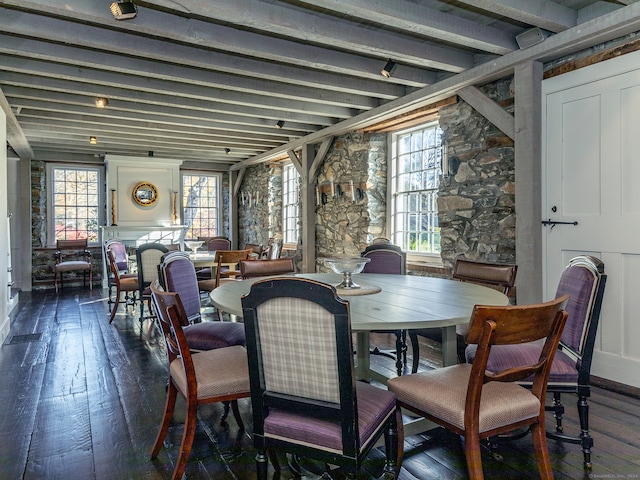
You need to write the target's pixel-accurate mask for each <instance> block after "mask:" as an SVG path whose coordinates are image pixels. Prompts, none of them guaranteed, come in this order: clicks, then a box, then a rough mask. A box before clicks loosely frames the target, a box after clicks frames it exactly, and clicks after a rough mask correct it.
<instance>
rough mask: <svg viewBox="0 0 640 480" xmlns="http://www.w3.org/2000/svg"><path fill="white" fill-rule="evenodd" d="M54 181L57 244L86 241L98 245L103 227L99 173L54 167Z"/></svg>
mask: <svg viewBox="0 0 640 480" xmlns="http://www.w3.org/2000/svg"><path fill="white" fill-rule="evenodd" d="M52 178H53V180H54V181H53V184H52V187H53V209H52V212H53V217H54V218H53V227H54V232H53V235H54V240H74V239H77V238H86V239H87V240H88V241H89V242H97V241H98V225H99V223H100V222H99V212H100V195H99V193H98V192H99V191H100V173H99V171H98V169H95V168H70V167H53V169H52ZM89 193H91V195H90V194H89Z"/></svg>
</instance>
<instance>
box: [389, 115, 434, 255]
mask: <svg viewBox="0 0 640 480" xmlns="http://www.w3.org/2000/svg"><path fill="white" fill-rule="evenodd" d="M443 149H444V147H443V145H442V130H441V129H440V128H439V127H438V124H437V123H433V124H429V125H423V126H421V127H419V128H417V129H413V130H407V131H403V132H399V133H397V134H394V135H393V138H392V152H391V157H392V173H391V196H392V197H391V201H392V204H391V205H392V206H391V216H392V222H391V225H392V236H393V242H394V243H395V244H396V245H400V246H401V248H402V249H403V250H405V251H407V252H416V253H425V254H437V253H439V252H440V227H439V226H438V205H437V198H438V187H439V186H440V176H441V174H442V158H443Z"/></svg>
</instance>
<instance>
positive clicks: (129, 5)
mask: <svg viewBox="0 0 640 480" xmlns="http://www.w3.org/2000/svg"><path fill="white" fill-rule="evenodd" d="M109 9H110V10H111V15H113V18H115V19H116V20H129V19H130V18H135V16H136V15H137V14H138V9H137V8H136V6H135V4H134V3H133V2H131V1H127V0H120V1H119V2H113V3H112V4H111V6H110V7H109Z"/></svg>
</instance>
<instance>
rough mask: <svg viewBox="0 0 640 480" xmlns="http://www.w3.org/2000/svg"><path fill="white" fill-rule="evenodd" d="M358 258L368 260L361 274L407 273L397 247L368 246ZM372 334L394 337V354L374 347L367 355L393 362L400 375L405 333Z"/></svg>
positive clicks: (403, 361) (403, 360)
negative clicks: (377, 356) (388, 359)
mask: <svg viewBox="0 0 640 480" xmlns="http://www.w3.org/2000/svg"><path fill="white" fill-rule="evenodd" d="M360 256H361V257H364V258H368V259H369V260H370V261H369V262H368V263H367V264H365V266H364V269H363V270H362V273H385V274H391V275H406V273H407V255H406V253H405V252H403V251H402V249H401V248H400V247H398V246H397V245H393V244H391V243H384V242H378V243H375V244H372V245H368V246H367V247H366V248H365V249H364V251H363V252H362V253H361V254H360ZM372 333H393V334H394V335H395V337H396V349H395V352H389V351H386V350H381V349H380V348H379V347H374V348H373V349H371V350H370V352H369V353H370V354H371V355H382V356H384V357H388V358H391V359H393V360H395V362H396V370H397V372H398V375H402V370H403V367H404V365H406V364H407V331H406V330H374V331H372ZM414 355H415V353H414Z"/></svg>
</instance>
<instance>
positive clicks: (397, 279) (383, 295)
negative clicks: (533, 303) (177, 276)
mask: <svg viewBox="0 0 640 480" xmlns="http://www.w3.org/2000/svg"><path fill="white" fill-rule="evenodd" d="M296 276H298V277H303V278H310V279H314V280H318V281H320V282H324V283H329V284H332V285H337V284H339V283H340V282H341V281H342V276H341V275H339V274H334V273H303V274H297V275H296ZM265 278H268V277H260V278H252V279H247V280H241V281H237V282H229V283H227V284H225V285H222V286H220V287H218V288H216V289H215V290H213V291H212V292H211V293H210V296H211V301H212V303H213V304H214V305H215V306H216V308H219V309H220V310H222V311H225V312H227V313H229V314H232V315H236V316H238V317H242V296H243V295H245V294H247V293H249V290H250V289H251V285H252V284H253V283H255V282H257V281H260V280H264V279H265ZM354 280H355V281H356V282H357V283H358V284H359V285H360V286H361V287H362V289H361V290H360V289H355V290H353V291H345V290H338V293H339V295H340V296H341V297H342V298H344V299H345V300H348V301H349V307H350V314H351V329H352V331H353V332H354V333H355V334H356V377H357V378H358V379H359V380H369V379H370V378H371V372H370V368H369V367H370V364H369V348H370V344H369V332H370V331H373V330H403V329H413V328H441V329H442V356H443V365H445V366H447V365H453V364H454V363H456V362H457V355H456V325H458V324H463V323H467V322H468V321H469V318H470V317H471V312H472V311H473V307H474V305H477V304H481V305H507V304H508V303H509V299H508V298H507V296H506V295H504V294H503V293H501V292H499V291H497V290H494V289H492V288H488V287H484V286H481V285H476V284H473V283H466V282H460V281H457V280H448V279H443V278H436V277H422V276H414V275H386V274H379V273H362V274H358V275H355V276H354ZM377 290H379V291H377ZM369 291H377V293H366V292H369Z"/></svg>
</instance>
